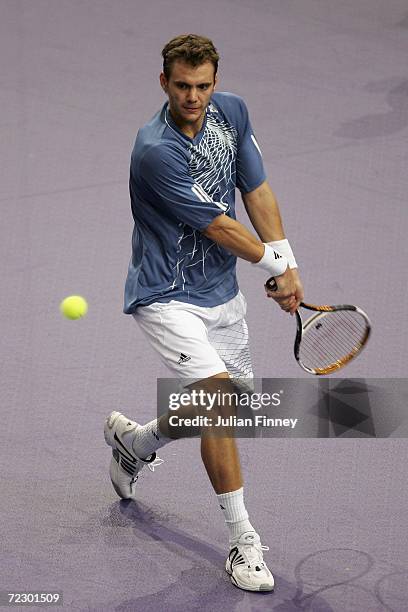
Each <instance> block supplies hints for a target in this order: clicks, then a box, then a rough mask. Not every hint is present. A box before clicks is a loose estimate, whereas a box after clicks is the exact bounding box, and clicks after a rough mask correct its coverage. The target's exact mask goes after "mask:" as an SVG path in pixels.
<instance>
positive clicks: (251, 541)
mask: <svg viewBox="0 0 408 612" xmlns="http://www.w3.org/2000/svg"><path fill="white" fill-rule="evenodd" d="M263 550H269V547H268V546H262V545H261V540H260V538H259V535H258V534H257V533H256V532H255V531H246V532H245V533H243V534H242V535H241V536H240V538H239V540H238V542H237V543H236V544H234V545H233V546H232V548H231V550H230V553H229V555H228V559H227V561H226V564H225V569H226V570H227V572H228V574H229V575H230V576H231V582H232V584H235V586H237V587H239V588H240V589H244V590H245V591H273V588H274V586H275V582H274V579H273V576H272V574H271V572H270V571H269V570H268V568H267V567H266V564H265V562H264V560H263V554H262V551H263Z"/></svg>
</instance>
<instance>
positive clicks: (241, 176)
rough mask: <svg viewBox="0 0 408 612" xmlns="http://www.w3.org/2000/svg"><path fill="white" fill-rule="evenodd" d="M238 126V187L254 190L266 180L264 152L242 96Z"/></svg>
mask: <svg viewBox="0 0 408 612" xmlns="http://www.w3.org/2000/svg"><path fill="white" fill-rule="evenodd" d="M238 100H239V105H240V121H239V124H238V126H237V128H238V138H239V140H238V151H237V183H236V184H237V187H238V189H239V190H240V191H241V192H242V193H248V192H250V191H253V190H254V189H256V188H257V187H259V185H261V184H262V183H263V182H264V181H265V180H266V174H265V170H264V166H263V162H262V153H261V149H260V148H259V145H258V143H257V141H256V138H255V134H254V130H253V129H252V126H251V122H250V120H249V115H248V109H247V107H246V104H245V102H244V100H243V99H242V98H238Z"/></svg>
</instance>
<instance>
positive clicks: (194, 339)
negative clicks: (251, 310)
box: [133, 292, 253, 382]
mask: <svg viewBox="0 0 408 612" xmlns="http://www.w3.org/2000/svg"><path fill="white" fill-rule="evenodd" d="M246 307H247V304H246V300H245V298H244V296H243V295H242V293H241V292H239V293H238V294H237V295H236V296H235V297H234V298H233V299H232V300H229V302H226V303H225V304H221V305H220V306H214V307H212V308H205V307H202V306H195V305H191V304H187V303H185V302H177V301H175V300H172V301H171V302H168V303H165V304H162V303H160V302H155V303H154V304H150V305H149V306H141V307H139V308H138V309H137V310H136V312H135V313H134V314H133V317H134V319H135V320H136V322H137V323H138V324H139V326H140V328H141V329H142V331H143V333H144V334H145V335H146V337H147V338H148V340H149V342H150V344H151V345H152V346H153V348H154V349H155V350H156V351H157V352H158V354H159V356H160V358H161V360H162V361H163V362H164V363H165V364H166V366H167V367H168V368H169V370H171V372H172V373H173V374H175V375H176V376H177V377H178V378H180V379H189V380H190V382H195V381H198V380H202V379H203V378H208V377H209V376H214V374H220V373H221V372H228V373H229V375H230V376H231V377H232V378H252V377H253V373H252V364H251V356H250V352H249V344H248V327H247V324H246V321H245V318H244V317H245V314H246Z"/></svg>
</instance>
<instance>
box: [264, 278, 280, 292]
mask: <svg viewBox="0 0 408 612" xmlns="http://www.w3.org/2000/svg"><path fill="white" fill-rule="evenodd" d="M265 289H267V290H268V291H277V289H278V285H277V284H276V280H275V279H274V277H273V276H271V278H268V280H267V281H266V283H265Z"/></svg>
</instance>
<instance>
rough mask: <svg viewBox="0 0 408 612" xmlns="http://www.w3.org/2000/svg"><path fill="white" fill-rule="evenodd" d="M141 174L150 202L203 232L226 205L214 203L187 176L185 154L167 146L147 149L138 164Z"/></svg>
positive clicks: (188, 174) (224, 209) (226, 207)
mask: <svg viewBox="0 0 408 612" xmlns="http://www.w3.org/2000/svg"><path fill="white" fill-rule="evenodd" d="M140 175H141V177H142V181H143V183H144V187H145V189H146V190H147V191H148V192H149V193H150V196H151V197H150V198H149V199H150V201H151V202H152V205H154V206H160V210H161V211H162V212H166V213H167V214H169V215H170V216H172V217H173V218H176V219H178V220H179V221H182V222H183V223H186V224H187V225H190V226H191V227H192V228H194V229H198V230H199V231H202V230H203V229H205V228H206V227H208V225H210V223H211V221H213V220H214V219H215V218H216V217H218V216H219V215H220V214H223V213H225V212H227V209H228V205H227V204H224V203H222V202H216V201H214V200H212V198H211V197H210V196H209V195H208V194H207V193H206V191H205V190H204V189H203V187H202V186H201V185H199V184H198V183H197V182H195V181H194V179H193V178H192V177H191V175H190V173H189V167H188V161H187V157H186V155H185V154H184V153H183V152H182V151H180V150H179V149H178V148H177V147H175V146H172V145H168V144H163V143H161V144H159V145H154V146H152V147H150V148H149V149H148V151H147V152H146V153H145V155H144V156H143V159H142V161H141V164H140Z"/></svg>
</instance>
